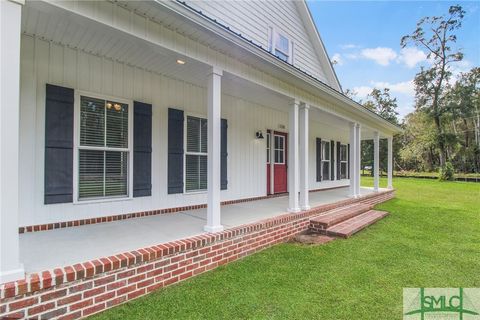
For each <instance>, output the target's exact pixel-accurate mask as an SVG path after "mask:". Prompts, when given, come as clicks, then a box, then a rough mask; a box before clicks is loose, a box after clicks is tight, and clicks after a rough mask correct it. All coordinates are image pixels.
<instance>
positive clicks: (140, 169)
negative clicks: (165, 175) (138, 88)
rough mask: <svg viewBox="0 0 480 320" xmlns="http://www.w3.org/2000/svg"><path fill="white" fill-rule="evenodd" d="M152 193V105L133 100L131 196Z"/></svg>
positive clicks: (142, 195)
mask: <svg viewBox="0 0 480 320" xmlns="http://www.w3.org/2000/svg"><path fill="white" fill-rule="evenodd" d="M151 195H152V105H151V104H146V103H142V102H138V101H134V102H133V196H134V197H145V196H151Z"/></svg>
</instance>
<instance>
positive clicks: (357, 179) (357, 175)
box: [355, 123, 362, 198]
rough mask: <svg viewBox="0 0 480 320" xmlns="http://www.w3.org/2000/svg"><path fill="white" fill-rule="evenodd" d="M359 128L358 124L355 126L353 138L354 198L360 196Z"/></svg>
mask: <svg viewBox="0 0 480 320" xmlns="http://www.w3.org/2000/svg"><path fill="white" fill-rule="evenodd" d="M361 129H362V128H361V126H360V124H359V123H357V124H356V125H355V131H356V132H355V138H356V145H357V147H356V149H355V153H356V164H355V170H356V171H355V197H356V198H358V197H359V196H360V165H361V162H362V138H361Z"/></svg>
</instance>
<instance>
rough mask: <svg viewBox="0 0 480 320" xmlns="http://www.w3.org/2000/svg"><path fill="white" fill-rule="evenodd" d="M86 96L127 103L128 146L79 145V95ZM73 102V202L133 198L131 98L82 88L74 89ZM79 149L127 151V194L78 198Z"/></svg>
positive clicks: (82, 202)
mask: <svg viewBox="0 0 480 320" xmlns="http://www.w3.org/2000/svg"><path fill="white" fill-rule="evenodd" d="M81 96H86V97H91V98H96V99H101V100H109V101H115V102H120V103H123V104H126V105H128V148H109V147H92V146H81V145H80V129H81V128H80V97H81ZM74 97H75V100H74V104H73V109H74V112H73V204H88V203H96V202H111V201H122V200H131V199H133V111H134V110H133V100H129V99H125V98H119V97H113V96H108V95H104V94H101V93H96V92H89V91H83V90H75V92H74ZM80 149H83V150H102V151H124V152H128V181H127V196H113V197H110V196H109V197H101V198H91V199H84V200H80V195H79V194H78V192H79V190H78V183H79V177H78V175H79V172H78V170H79V164H80V158H79V155H80V152H79V151H80Z"/></svg>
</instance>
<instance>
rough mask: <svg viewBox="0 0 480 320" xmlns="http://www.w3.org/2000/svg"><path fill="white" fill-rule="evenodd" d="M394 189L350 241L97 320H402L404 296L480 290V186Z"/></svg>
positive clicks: (245, 268)
mask: <svg viewBox="0 0 480 320" xmlns="http://www.w3.org/2000/svg"><path fill="white" fill-rule="evenodd" d="M381 182H382V185H383V186H385V181H384V180H382V181H381ZM372 184H373V182H372V179H370V178H363V185H372ZM394 186H395V188H396V189H397V197H396V198H395V199H393V200H391V201H389V202H387V203H384V204H381V205H379V206H378V208H379V209H383V210H387V211H389V212H390V213H391V214H390V215H389V216H388V217H387V218H385V219H383V220H381V221H379V222H378V223H376V224H375V225H373V226H371V227H369V228H368V229H366V230H364V231H362V232H360V233H358V234H357V235H355V236H353V237H351V238H350V239H348V240H336V241H333V242H330V243H328V244H326V245H321V246H306V245H300V244H294V243H286V244H281V245H277V246H275V247H273V248H270V249H267V250H265V251H262V252H260V253H258V254H255V255H253V256H250V257H247V258H245V259H242V260H240V261H237V262H234V263H232V264H229V265H226V266H222V267H220V268H218V269H216V270H214V271H212V272H209V273H206V274H203V275H201V276H198V277H195V278H193V279H190V280H187V281H185V282H183V283H180V284H177V285H174V286H172V287H168V288H165V289H162V290H160V291H157V292H155V293H153V294H151V295H148V296H146V297H143V298H140V299H138V300H135V301H132V302H129V303H127V304H124V305H122V306H119V307H117V308H114V309H111V310H108V311H106V312H104V313H101V314H99V315H97V316H96V317H94V318H95V319H185V318H188V319H239V318H240V319H246V318H249V319H252V318H253V319H271V318H274V319H310V318H317V319H319V318H322V319H401V318H402V288H405V287H480V184H478V183H464V182H439V181H436V180H425V179H413V178H409V179H405V178H404V179H402V178H398V179H395V180H394Z"/></svg>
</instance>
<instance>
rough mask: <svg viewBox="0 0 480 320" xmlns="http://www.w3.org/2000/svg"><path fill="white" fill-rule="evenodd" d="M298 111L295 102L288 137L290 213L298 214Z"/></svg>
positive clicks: (291, 110)
mask: <svg viewBox="0 0 480 320" xmlns="http://www.w3.org/2000/svg"><path fill="white" fill-rule="evenodd" d="M298 109H299V102H298V101H297V100H295V101H294V102H293V103H292V105H291V106H290V114H289V136H288V192H289V195H288V204H289V205H288V211H289V212H298V211H300V207H299V205H298Z"/></svg>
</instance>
